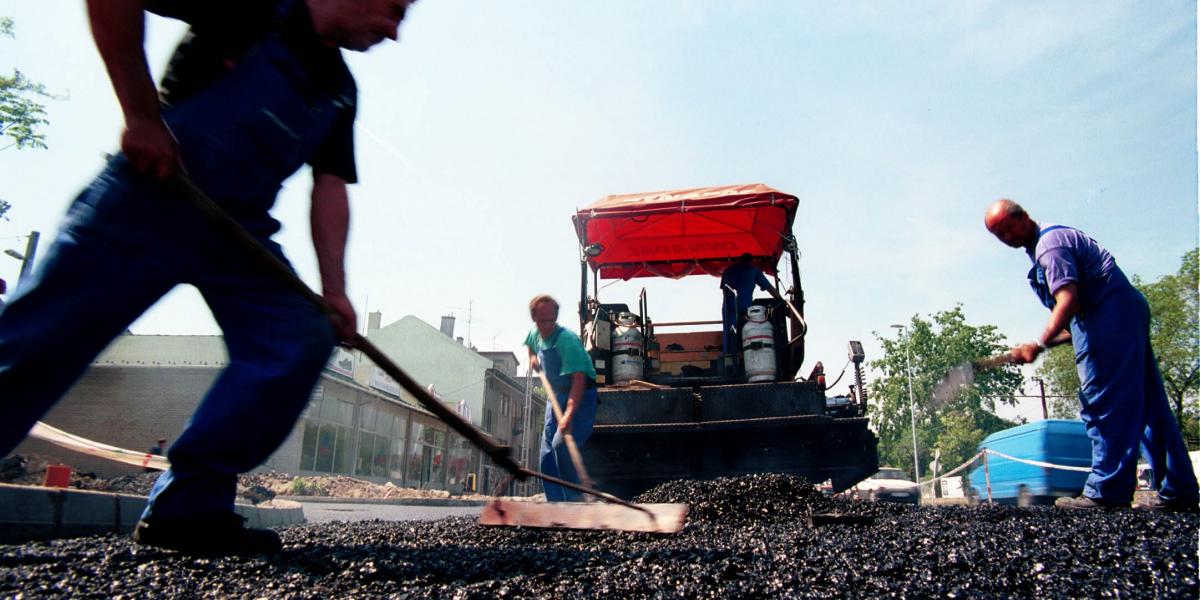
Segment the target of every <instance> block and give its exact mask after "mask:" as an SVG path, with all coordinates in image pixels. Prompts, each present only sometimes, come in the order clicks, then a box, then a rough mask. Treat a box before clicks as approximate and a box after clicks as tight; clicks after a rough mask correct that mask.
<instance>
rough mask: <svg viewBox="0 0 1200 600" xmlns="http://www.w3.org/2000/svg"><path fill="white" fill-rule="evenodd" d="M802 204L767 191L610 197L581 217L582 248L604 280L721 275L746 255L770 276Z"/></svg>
mask: <svg viewBox="0 0 1200 600" xmlns="http://www.w3.org/2000/svg"><path fill="white" fill-rule="evenodd" d="M797 204H798V200H797V198H796V197H795V196H793V195H791V194H787V193H784V192H781V191H779V190H776V189H773V188H770V187H768V186H765V185H762V184H750V185H729V186H720V187H708V188H694V189H687V190H673V191H666V192H653V193H649V194H625V195H619V196H608V197H606V198H603V199H601V200H600V201H598V202H596V203H595V204H593V205H591V206H588V207H586V208H583V209H581V210H579V212H578V213H576V215H575V219H574V220H575V231H576V234H577V235H578V236H579V241H580V243H581V245H583V246H587V245H590V244H600V245H601V246H603V248H604V251H603V252H602V253H601V254H600V255H599V256H595V257H589V258H588V264H589V265H590V266H591V267H592V269H593V270H596V269H599V273H600V278H602V279H632V278H634V277H670V278H672V279H678V278H680V277H685V276H688V275H704V274H707V275H715V276H718V277H719V276H720V275H721V273H722V272H723V271H724V270H725V267H727V266H729V265H730V264H731V263H732V262H733V261H735V260H736V259H737V258H738V257H739V256H741V255H742V254H750V255H752V256H753V257H754V262H755V263H756V264H757V265H758V266H759V268H761V269H762V270H763V271H764V272H766V273H767V274H768V275H774V274H775V265H776V264H777V263H778V262H779V257H780V255H781V254H782V253H783V241H784V236H785V235H786V234H787V233H788V232H789V231H790V230H791V226H792V221H793V219H794V218H795V215H796V206H797Z"/></svg>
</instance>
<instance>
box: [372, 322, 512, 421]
mask: <svg viewBox="0 0 1200 600" xmlns="http://www.w3.org/2000/svg"><path fill="white" fill-rule="evenodd" d="M367 339H369V340H370V341H371V342H372V343H373V344H375V345H376V346H378V347H379V349H380V350H381V351H383V353H384V354H386V355H388V357H389V358H391V359H392V361H394V362H395V363H396V364H397V365H399V367H400V368H401V369H403V370H404V372H405V373H408V375H409V376H410V377H412V378H413V379H415V380H417V382H419V383H420V384H421V385H422V386H428V385H429V384H433V387H434V389H435V390H436V391H437V393H438V395H439V396H441V397H442V400H443V401H444V402H446V403H447V404H456V403H457V402H458V401H459V400H463V399H465V400H466V401H467V404H468V405H469V406H470V407H471V421H472V423H473V424H475V425H480V424H481V423H482V420H483V393H484V373H485V372H486V371H487V370H488V369H490V368H492V361H491V360H489V359H487V358H484V357H483V356H480V355H479V354H478V353H476V352H475V351H473V350H471V349H469V348H467V347H465V346H463V345H462V344H459V343H458V342H456V341H454V340H452V339H450V338H448V337H446V335H445V334H443V333H442V332H441V331H439V330H438V328H436V327H434V326H433V325H430V324H428V323H426V322H424V321H422V320H420V319H418V318H416V317H414V316H412V315H408V316H406V317H404V318H402V319H400V320H399V321H396V322H394V323H391V324H390V325H387V326H386V327H381V328H380V329H377V330H375V331H371V332H369V333H368V334H367ZM363 362H367V363H369V362H370V361H363ZM405 396H407V394H405ZM406 401H409V402H411V400H408V399H407V398H406Z"/></svg>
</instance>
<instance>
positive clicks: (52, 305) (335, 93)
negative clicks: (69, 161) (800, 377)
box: [0, 0, 409, 554]
mask: <svg viewBox="0 0 1200 600" xmlns="http://www.w3.org/2000/svg"><path fill="white" fill-rule="evenodd" d="M87 4H88V13H89V17H90V20H91V26H92V32H93V36H94V38H95V42H96V46H97V48H98V49H99V51H100V55H101V58H102V59H103V60H104V63H105V66H106V67H107V68H108V73H109V77H110V79H111V80H112V84H113V89H114V90H115V92H116V95H117V99H118V100H119V102H120V105H121V108H122V111H123V113H124V117H125V119H124V120H125V129H124V132H123V133H122V136H121V152H120V153H119V154H117V155H115V156H113V157H112V158H111V160H109V161H108V164H107V166H106V167H105V169H104V170H103V172H102V173H101V174H100V175H99V176H98V177H97V178H96V179H95V180H94V181H93V182H92V183H91V184H90V185H89V186H88V187H87V189H85V190H84V191H83V192H82V193H81V194H80V195H79V197H78V198H77V199H76V200H75V201H74V203H73V204H72V205H71V206H70V208H69V209H68V211H67V216H66V219H65V221H64V223H63V225H62V228H61V230H60V231H59V233H58V236H57V237H56V239H55V240H54V242H53V244H52V245H51V247H50V249H49V250H48V252H47V253H46V256H45V258H44V259H43V261H42V262H41V263H40V264H39V265H38V267H37V269H36V270H35V272H34V274H33V275H32V277H31V278H30V279H29V280H27V281H24V282H22V284H21V286H19V289H17V291H16V293H15V294H14V295H13V297H12V298H11V302H10V303H9V305H8V306H7V307H5V308H4V309H3V312H0V390H2V391H0V417H2V418H0V455H3V454H5V453H8V452H9V451H11V450H12V449H13V448H14V447H15V446H16V445H17V444H18V443H19V442H20V441H21V440H22V438H24V436H25V435H26V433H27V432H28V431H29V430H30V428H31V427H32V426H33V425H34V423H35V422H36V421H37V420H38V419H40V418H41V417H42V416H43V415H44V414H45V413H46V412H47V411H48V410H49V409H50V407H51V406H52V405H53V404H54V402H56V401H57V400H58V398H59V397H61V396H62V395H63V394H64V393H65V392H66V391H67V389H68V388H69V387H70V386H71V384H72V383H73V382H74V381H75V380H76V379H78V377H79V376H80V375H81V374H82V373H83V371H84V370H85V369H86V368H87V366H88V365H89V364H90V363H91V361H92V360H93V359H94V358H95V356H96V355H97V354H98V353H99V352H100V351H101V350H103V349H104V347H105V346H106V345H108V343H109V342H110V341H111V340H112V339H113V338H114V337H115V336H117V335H119V334H120V333H121V332H122V331H124V330H125V329H126V327H128V325H129V324H130V323H131V322H132V321H133V320H134V319H136V318H137V317H138V316H139V315H140V314H141V313H142V312H143V311H145V310H146V309H147V308H149V307H150V306H151V305H152V304H154V303H155V302H156V301H157V300H158V299H159V298H160V297H162V296H163V295H164V294H166V293H167V292H168V291H170V290H171V288H173V287H174V286H176V285H178V284H180V283H187V284H191V285H193V286H195V287H196V288H197V289H198V290H199V291H200V293H201V295H203V297H204V299H205V301H206V302H207V304H208V305H209V307H210V308H211V310H212V313H213V317H214V318H215V319H216V321H217V323H218V324H219V325H220V326H221V329H222V331H223V332H224V338H225V344H226V346H227V349H228V352H229V364H228V366H227V367H226V368H225V370H224V371H223V372H222V373H221V374H220V376H219V377H218V378H217V380H216V382H215V383H214V384H213V386H212V388H211V389H210V390H209V391H208V393H207V395H206V396H205V397H204V399H203V400H202V401H201V402H200V405H199V407H198V408H197V410H196V412H195V414H194V415H193V416H192V418H191V420H190V421H189V422H188V423H187V425H186V426H185V428H184V430H183V432H182V434H181V435H180V436H179V437H178V438H177V439H176V441H175V443H174V444H172V445H171V447H170V448H169V449H168V450H167V457H168V459H169V461H170V463H171V467H170V469H169V470H167V471H165V472H164V473H163V475H162V476H161V477H160V478H159V480H158V482H157V483H156V485H155V486H154V488H153V490H152V491H151V493H150V498H149V503H148V505H147V507H146V511H145V513H144V514H143V516H142V520H141V521H140V522H139V523H138V525H137V528H136V529H135V532H134V538H135V539H136V540H137V541H138V542H139V543H142V544H148V545H153V546H160V547H166V548H173V549H176V550H180V551H184V552H189V553H195V554H257V553H270V552H275V551H278V550H279V549H280V548H281V544H280V540H279V536H278V535H277V534H275V533H274V532H272V531H269V530H260V529H249V528H246V527H245V526H244V520H243V519H242V518H241V517H239V516H238V515H237V514H236V513H235V512H234V511H233V508H234V507H233V502H234V496H235V493H236V484H237V477H238V474H239V473H243V472H246V471H249V470H250V469H253V468H254V467H256V466H258V465H259V464H261V462H262V461H264V460H266V458H267V457H269V456H270V454H271V453H272V452H273V451H274V450H275V449H276V448H277V447H278V446H279V445H280V444H281V443H282V442H283V440H284V439H286V438H287V436H288V434H290V433H291V431H292V428H293V426H294V424H295V422H296V419H297V417H298V416H299V414H300V412H301V410H302V409H303V408H304V406H305V404H306V403H307V402H308V396H309V392H310V391H311V390H312V387H313V385H314V383H315V382H316V380H317V378H318V377H319V376H320V372H321V369H322V368H323V367H324V365H325V363H326V361H327V360H328V358H329V354H330V351H331V350H332V348H333V345H334V342H335V339H336V338H335V335H336V336H338V337H343V338H345V337H349V336H351V335H353V334H354V332H355V329H356V324H355V323H356V316H355V313H354V309H353V307H352V305H351V302H350V300H349V299H348V298H347V297H346V288H345V276H344V267H343V254H344V249H345V242H346V234H347V228H348V223H349V203H348V197H347V184H348V183H354V182H355V181H356V172H355V164H354V162H355V161H354V153H353V124H354V118H355V105H356V98H357V91H356V87H355V84H354V78H353V77H352V76H351V74H350V71H349V69H348V68H347V67H346V64H345V62H343V59H342V55H341V51H340V48H347V49H351V50H359V51H361V50H366V49H367V48H369V47H371V46H373V45H375V44H377V43H379V42H381V41H383V40H384V39H395V38H396V34H397V29H398V27H399V24H400V22H401V21H402V20H403V18H404V15H405V9H406V8H407V6H408V4H409V1H408V0H277V1H274V2H270V1H264V2H250V3H231V2H197V1H188V0H157V1H155V2H148V1H146V0H89V2H88V3H87ZM147 6H149V7H152V8H153V10H154V12H156V13H158V14H160V15H162V16H166V17H172V18H177V19H181V20H184V21H186V22H188V23H189V24H190V25H191V30H190V31H189V32H188V34H187V35H186V36H185V37H184V39H183V41H182V42H181V44H180V45H179V47H178V48H177V50H176V52H175V54H174V56H173V57H172V59H171V62H170V65H169V68H168V71H167V74H166V76H165V77H164V78H163V84H162V89H161V91H160V92H159V91H156V90H155V87H154V81H153V79H152V78H151V75H150V71H149V69H148V68H147V64H146V55H145V50H144V48H143V42H142V40H143V37H144V27H145V25H144V22H145V12H144V8H145V7H147ZM305 163H307V164H309V165H311V166H312V172H313V188H312V209H311V220H312V228H313V231H312V235H313V244H314V247H315V250H316V255H317V261H318V264H319V267H320V274H321V283H322V287H323V294H324V297H325V299H326V300H327V301H328V303H329V305H330V306H331V307H332V308H333V311H334V316H333V318H332V319H330V318H327V317H326V316H325V315H324V314H323V313H322V312H321V311H320V310H319V309H318V308H317V307H315V306H313V305H312V304H311V303H310V302H309V301H308V300H306V299H305V298H303V297H301V296H300V295H298V294H297V293H296V292H294V291H292V290H291V289H289V288H288V287H287V286H286V285H285V284H284V283H282V282H281V281H279V280H277V278H275V277H273V276H271V275H270V274H269V273H268V272H266V271H264V270H263V269H261V268H257V267H255V266H254V262H253V261H248V260H246V259H245V257H244V256H242V252H241V251H240V250H239V249H238V248H237V247H235V246H233V245H231V244H230V243H228V242H227V241H226V238H225V237H224V236H223V235H222V234H221V233H220V232H217V231H214V230H213V229H212V228H211V226H210V225H208V222H207V221H206V219H205V217H204V215H203V214H202V213H201V212H199V210H198V209H197V208H195V207H194V206H193V205H192V204H191V203H189V202H188V200H187V199H186V198H185V197H184V196H183V192H182V191H181V189H182V186H181V185H180V183H179V182H178V181H177V175H178V174H179V173H184V172H185V173H186V174H187V176H189V177H190V178H191V179H192V181H194V182H195V184H196V185H197V186H198V187H199V188H200V189H202V190H204V192H205V193H206V194H207V195H208V196H210V197H211V198H212V199H213V200H214V201H216V202H217V204H219V205H220V206H221V207H222V208H224V210H225V211H226V212H228V213H229V214H230V215H232V216H233V217H234V218H235V219H236V220H238V221H239V222H240V223H241V224H242V225H243V226H244V227H245V228H246V229H247V230H248V231H249V232H250V233H251V234H252V235H254V236H255V237H257V238H258V240H259V242H261V243H262V244H263V245H264V246H265V247H266V248H267V249H268V250H269V251H271V252H272V253H273V254H275V255H276V256H277V257H278V258H280V259H281V260H284V261H285V262H286V259H285V258H284V255H283V252H282V249H281V248H280V247H279V245H278V244H276V243H275V242H273V241H272V240H271V236H272V235H273V234H274V233H275V232H276V231H278V229H279V223H278V222H276V221H275V220H274V219H272V218H271V216H270V214H269V213H268V210H269V209H270V208H271V206H272V205H273V204H274V202H275V197H276V194H277V193H278V192H279V189H280V186H281V184H282V182H283V181H284V179H286V178H288V177H290V176H291V175H292V174H293V173H295V172H296V171H297V170H298V169H299V168H300V167H301V166H303V165H304V164H305Z"/></svg>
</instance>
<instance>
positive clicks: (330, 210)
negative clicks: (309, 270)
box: [310, 171, 358, 340]
mask: <svg viewBox="0 0 1200 600" xmlns="http://www.w3.org/2000/svg"><path fill="white" fill-rule="evenodd" d="M310 220H311V223H312V237H313V248H314V249H315V250H316V252H317V266H318V268H319V269H320V271H321V294H322V295H323V296H325V301H326V302H328V303H329V306H330V307H332V308H333V311H334V315H335V316H334V319H333V327H334V330H335V331H336V332H337V335H338V337H339V338H340V339H343V340H345V339H349V338H350V337H353V336H354V334H356V333H357V332H358V318H357V316H356V315H355V314H354V306H353V305H352V304H351V303H350V299H349V298H347V297H346V269H345V258H346V237H347V234H348V232H349V230H350V196H349V194H348V193H347V192H346V182H345V180H343V179H342V178H341V177H338V176H336V175H329V174H328V173H319V172H316V171H313V189H312V210H311V212H310Z"/></svg>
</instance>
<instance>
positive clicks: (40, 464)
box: [0, 455, 485, 504]
mask: <svg viewBox="0 0 1200 600" xmlns="http://www.w3.org/2000/svg"><path fill="white" fill-rule="evenodd" d="M19 458H20V459H21V460H22V461H23V464H22V465H18V464H17V462H16V461H12V459H13V457H9V458H6V459H4V460H5V461H6V463H5V465H2V466H4V467H7V468H6V469H3V470H0V483H12V484H17V485H42V483H43V482H44V481H45V479H46V465H47V463H48V462H49V461H48V460H47V459H46V458H44V457H40V456H36V455H32V456H27V457H19ZM159 473H160V471H152V472H146V473H137V474H134V475H122V476H119V477H111V478H101V477H96V476H94V475H93V474H89V473H77V472H72V473H71V484H70V485H71V487H72V488H76V489H81V490H94V491H100V492H114V493H119V494H133V495H138V496H145V495H147V494H148V493H150V488H152V487H154V482H155V481H157V480H158V476H159ZM275 496H317V497H328V498H451V497H453V498H461V499H483V498H485V496H480V495H477V494H468V495H458V496H451V494H450V492H447V491H445V490H422V489H415V488H405V487H399V486H396V485H394V484H392V483H390V482H388V483H373V482H370V481H365V480H362V479H355V478H353V477H346V476H344V475H314V476H306V477H294V476H291V475H288V474H285V473H276V472H274V471H271V472H266V473H246V474H243V475H241V476H240V477H239V478H238V499H239V500H242V501H246V502H250V503H251V504H258V503H259V502H263V501H266V500H270V499H271V498H273V497H275Z"/></svg>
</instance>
